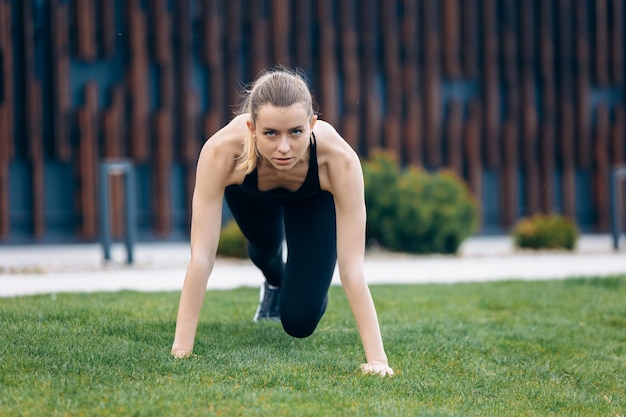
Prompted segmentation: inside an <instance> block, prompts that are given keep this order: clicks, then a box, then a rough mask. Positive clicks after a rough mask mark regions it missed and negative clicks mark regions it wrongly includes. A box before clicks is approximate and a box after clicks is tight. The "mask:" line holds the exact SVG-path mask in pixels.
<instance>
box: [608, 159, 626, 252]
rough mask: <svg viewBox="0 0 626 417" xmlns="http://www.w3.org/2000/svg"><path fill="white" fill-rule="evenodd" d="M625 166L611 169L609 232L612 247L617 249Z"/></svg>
mask: <svg viewBox="0 0 626 417" xmlns="http://www.w3.org/2000/svg"><path fill="white" fill-rule="evenodd" d="M625 178H626V167H624V166H620V167H616V168H613V170H612V171H611V234H612V235H613V249H614V250H618V249H619V235H620V234H621V232H622V220H623V219H621V218H620V217H621V216H620V213H621V212H622V211H623V209H624V193H623V191H624V184H623V183H622V181H623V180H624V179H625Z"/></svg>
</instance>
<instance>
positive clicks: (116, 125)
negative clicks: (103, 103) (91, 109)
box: [102, 85, 125, 238]
mask: <svg viewBox="0 0 626 417" xmlns="http://www.w3.org/2000/svg"><path fill="white" fill-rule="evenodd" d="M110 94H111V97H110V103H111V104H110V105H109V107H108V108H107V109H106V110H105V111H104V112H103V115H102V136H103V142H104V146H103V148H102V153H103V157H104V158H106V159H119V158H122V157H123V156H124V144H123V138H124V128H123V115H124V89H123V87H122V86H121V85H115V86H113V88H112V89H111V93H110ZM110 181H111V182H110V186H111V187H110V188H111V195H110V205H111V234H112V235H113V237H115V238H120V237H122V236H123V235H124V232H125V230H124V225H125V221H124V179H123V177H122V176H120V175H116V176H113V177H112V178H111V179H110Z"/></svg>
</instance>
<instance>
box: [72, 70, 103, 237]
mask: <svg viewBox="0 0 626 417" xmlns="http://www.w3.org/2000/svg"><path fill="white" fill-rule="evenodd" d="M84 94H85V102H84V104H83V105H82V106H81V107H80V108H79V110H78V134H79V143H78V159H77V161H76V162H77V164H78V175H79V178H80V186H79V189H78V211H79V213H80V214H81V219H80V226H79V235H80V237H82V238H83V239H94V238H96V237H97V235H98V213H97V210H96V201H97V196H98V192H97V179H96V178H97V173H96V171H97V160H98V130H97V126H96V118H97V106H98V96H97V94H98V90H97V87H96V84H95V83H94V82H91V81H90V82H88V83H87V84H86V85H85V89H84Z"/></svg>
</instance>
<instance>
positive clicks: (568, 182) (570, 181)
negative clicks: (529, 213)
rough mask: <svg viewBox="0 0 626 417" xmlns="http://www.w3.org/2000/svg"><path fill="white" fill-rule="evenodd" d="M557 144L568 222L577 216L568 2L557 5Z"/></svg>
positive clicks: (570, 14) (564, 0)
mask: <svg viewBox="0 0 626 417" xmlns="http://www.w3.org/2000/svg"><path fill="white" fill-rule="evenodd" d="M558 5H559V7H558V31H559V37H558V38H559V43H558V51H559V53H558V63H557V67H558V75H557V81H558V84H559V99H558V101H559V105H558V122H557V123H558V132H557V135H558V144H559V152H558V154H559V156H560V161H561V172H562V175H561V195H562V200H563V209H562V211H563V214H564V215H566V216H568V217H569V218H571V219H574V218H575V216H576V154H575V145H574V138H575V134H574V95H573V90H574V82H573V77H572V69H571V64H570V63H571V62H573V58H574V55H573V48H572V47H573V37H572V7H571V0H559V2H558Z"/></svg>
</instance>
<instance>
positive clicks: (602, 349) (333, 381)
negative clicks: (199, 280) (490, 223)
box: [0, 276, 626, 417]
mask: <svg viewBox="0 0 626 417" xmlns="http://www.w3.org/2000/svg"><path fill="white" fill-rule="evenodd" d="M372 293H373V294H374V297H375V300H376V304H377V308H378V310H379V318H380V321H381V323H382V329H383V334H384V339H385V343H386V348H387V353H388V355H389V359H390V362H391V365H392V366H393V367H394V369H395V371H396V374H397V375H396V376H395V377H394V378H392V379H382V378H380V377H377V376H371V375H370V376H364V375H360V374H359V370H358V366H359V364H360V363H361V362H362V361H363V354H362V347H361V343H360V340H359V337H358V334H357V332H356V330H355V325H354V320H353V319H352V315H351V313H350V310H349V308H348V305H347V302H346V299H345V296H344V294H343V292H342V290H341V289H340V288H336V287H333V288H332V289H331V301H330V305H329V308H328V312H327V314H326V316H325V317H324V319H323V320H322V322H321V323H320V326H319V328H318V330H317V331H316V333H315V334H314V335H313V336H312V337H310V338H307V339H303V340H299V339H292V338H290V337H288V336H286V335H285V334H284V333H283V331H282V329H281V328H280V326H279V325H275V324H254V323H252V322H251V320H250V319H251V316H252V314H253V312H254V309H255V308H256V302H257V291H256V290H254V289H238V290H232V291H210V292H209V293H208V295H207V299H206V300H205V305H204V309H203V312H202V318H201V324H200V326H199V329H198V336H197V339H196V346H195V352H196V355H195V356H194V357H192V358H190V359H185V360H174V359H172V358H171V357H170V355H169V350H170V346H171V342H172V338H173V334H174V325H175V322H174V320H175V315H176V309H177V305H178V294H177V293H152V294H145V293H136V292H121V293H103V294H88V295H87V294H60V295H56V296H50V295H47V296H33V297H18V298H5V299H0V337H1V339H0V341H1V342H0V354H1V358H0V359H1V360H0V416H264V417H278V416H386V417H387V416H399V417H407V416H561V415H563V416H623V415H624V413H625V412H626V382H625V381H626V378H625V377H624V375H626V365H625V360H626V276H620V277H610V278H597V279H571V280H565V281H547V282H518V281H508V282H496V283H471V284H455V285H413V286H393V285H388V286H372Z"/></svg>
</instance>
